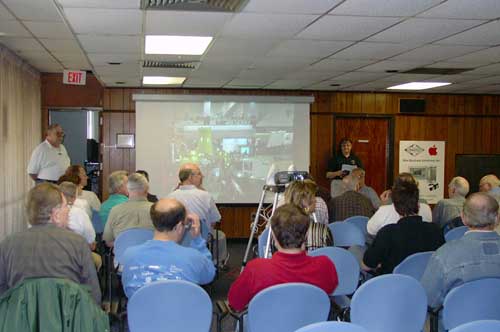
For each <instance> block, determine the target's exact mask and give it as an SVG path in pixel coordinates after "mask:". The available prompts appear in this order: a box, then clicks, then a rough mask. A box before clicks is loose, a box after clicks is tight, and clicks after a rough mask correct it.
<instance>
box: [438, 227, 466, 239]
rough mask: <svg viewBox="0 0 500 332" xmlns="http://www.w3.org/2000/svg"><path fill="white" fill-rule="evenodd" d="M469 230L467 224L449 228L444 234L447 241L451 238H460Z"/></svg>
mask: <svg viewBox="0 0 500 332" xmlns="http://www.w3.org/2000/svg"><path fill="white" fill-rule="evenodd" d="M468 230H469V227H467V226H460V227H455V228H453V229H451V230H449V231H448V232H447V233H446V234H445V235H444V239H445V241H446V242H449V241H451V240H457V239H460V238H461V237H462V236H464V234H465V232H467V231H468Z"/></svg>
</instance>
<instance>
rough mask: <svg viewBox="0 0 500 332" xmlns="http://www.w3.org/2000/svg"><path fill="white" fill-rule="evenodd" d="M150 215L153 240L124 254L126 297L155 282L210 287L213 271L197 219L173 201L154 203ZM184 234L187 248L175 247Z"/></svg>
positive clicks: (165, 199)
mask: <svg viewBox="0 0 500 332" xmlns="http://www.w3.org/2000/svg"><path fill="white" fill-rule="evenodd" d="M150 215H151V220H152V221H153V225H154V228H155V231H154V237H153V239H152V240H149V241H147V242H145V243H144V244H141V245H138V246H135V247H131V248H129V249H127V251H125V256H124V259H123V266H124V268H123V274H122V283H123V289H124V290H125V294H126V295H127V297H128V298H130V297H131V296H132V295H133V294H134V293H135V292H136V291H137V290H138V289H139V288H141V287H142V286H144V285H145V284H147V283H150V282H153V281H158V280H167V279H174V280H186V281H190V282H193V283H196V284H200V285H203V284H208V283H210V282H211V281H212V280H213V278H214V276H215V267H214V264H213V263H212V256H211V254H210V252H209V251H208V249H207V244H206V242H205V240H204V239H203V238H202V237H201V236H200V219H199V218H198V216H197V215H196V214H193V213H190V214H188V213H187V212H186V208H185V207H184V205H183V204H182V203H180V202H179V201H178V200H176V199H173V198H164V199H161V200H159V201H158V202H156V203H154V204H153V205H152V206H151V210H150ZM185 232H190V233H191V237H192V241H191V247H183V246H181V245H179V242H180V241H181V240H182V238H183V236H184V233H185ZM186 310H188V308H186Z"/></svg>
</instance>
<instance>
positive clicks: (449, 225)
mask: <svg viewBox="0 0 500 332" xmlns="http://www.w3.org/2000/svg"><path fill="white" fill-rule="evenodd" d="M460 226H464V223H463V221H462V217H461V216H458V217H455V218H453V219H451V220H448V221H447V222H446V223H445V224H444V226H443V227H442V228H443V234H446V233H448V232H449V231H450V230H452V229H453V228H457V227H460Z"/></svg>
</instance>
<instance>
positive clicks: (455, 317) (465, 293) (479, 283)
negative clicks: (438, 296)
mask: <svg viewBox="0 0 500 332" xmlns="http://www.w3.org/2000/svg"><path fill="white" fill-rule="evenodd" d="M498 299H500V279H496V278H485V279H479V280H474V281H470V282H466V283H465V284H463V285H460V286H457V287H455V288H453V289H452V290H450V291H449V292H448V294H447V295H446V297H445V298H444V302H443V326H444V328H445V329H446V330H450V329H452V328H455V327H457V326H459V325H462V324H464V323H469V322H472V321H476V320H483V319H497V320H500V306H499V305H498Z"/></svg>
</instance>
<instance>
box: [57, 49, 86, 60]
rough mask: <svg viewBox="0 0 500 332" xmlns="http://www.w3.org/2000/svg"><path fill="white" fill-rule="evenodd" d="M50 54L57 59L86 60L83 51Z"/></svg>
mask: <svg viewBox="0 0 500 332" xmlns="http://www.w3.org/2000/svg"><path fill="white" fill-rule="evenodd" d="M52 55H53V56H54V57H56V58H57V59H58V60H59V61H87V58H86V57H85V54H83V52H78V53H73V52H61V51H58V52H52Z"/></svg>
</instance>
